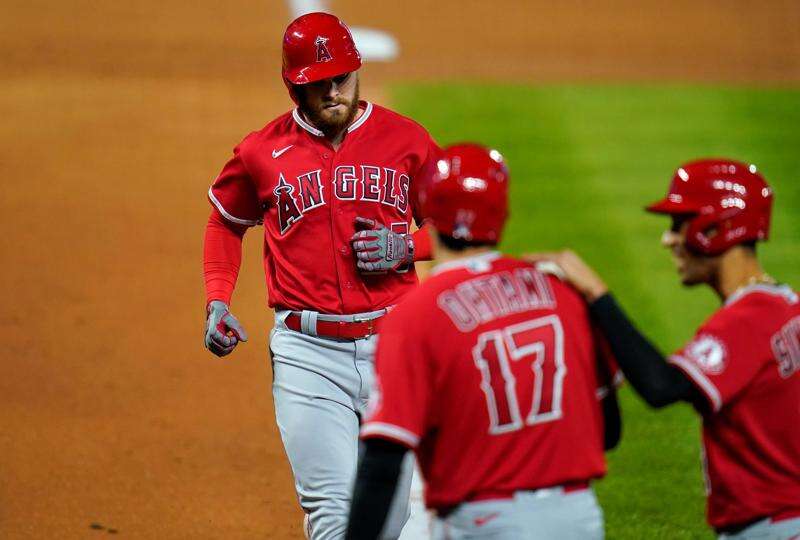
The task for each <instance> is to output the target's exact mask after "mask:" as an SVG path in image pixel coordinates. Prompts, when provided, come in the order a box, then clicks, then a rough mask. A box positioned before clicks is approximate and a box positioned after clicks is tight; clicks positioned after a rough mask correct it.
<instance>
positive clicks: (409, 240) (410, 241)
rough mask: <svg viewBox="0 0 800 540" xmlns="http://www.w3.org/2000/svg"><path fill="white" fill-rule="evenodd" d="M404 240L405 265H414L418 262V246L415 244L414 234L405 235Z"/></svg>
mask: <svg viewBox="0 0 800 540" xmlns="http://www.w3.org/2000/svg"><path fill="white" fill-rule="evenodd" d="M403 239H404V240H405V241H406V260H405V261H404V262H405V264H413V262H414V261H415V260H416V259H415V258H414V253H415V251H416V246H415V244H414V235H413V234H406V235H403Z"/></svg>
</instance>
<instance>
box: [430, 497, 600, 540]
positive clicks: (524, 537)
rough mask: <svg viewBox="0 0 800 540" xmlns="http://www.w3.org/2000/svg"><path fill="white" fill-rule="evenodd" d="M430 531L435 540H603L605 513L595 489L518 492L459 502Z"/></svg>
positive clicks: (438, 519) (434, 521) (436, 519)
mask: <svg viewBox="0 0 800 540" xmlns="http://www.w3.org/2000/svg"><path fill="white" fill-rule="evenodd" d="M432 533H433V534H432V537H433V538H434V539H435V540H466V539H476V540H477V539H486V540H489V539H491V540H602V539H603V538H604V527H603V511H602V510H601V509H600V505H599V504H597V498H596V497H595V494H594V491H592V490H591V489H584V490H581V491H573V492H566V493H565V492H564V490H563V489H562V488H560V487H555V488H547V489H539V490H536V491H518V492H517V493H515V494H514V498H513V499H502V500H488V501H478V502H469V503H464V504H461V505H460V506H458V508H457V509H456V510H454V511H453V512H452V513H450V514H448V515H447V516H446V517H444V518H435V519H434V520H433V526H432Z"/></svg>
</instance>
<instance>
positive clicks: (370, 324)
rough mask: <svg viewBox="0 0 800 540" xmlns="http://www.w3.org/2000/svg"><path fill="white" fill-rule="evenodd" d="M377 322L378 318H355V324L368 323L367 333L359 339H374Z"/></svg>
mask: <svg viewBox="0 0 800 540" xmlns="http://www.w3.org/2000/svg"><path fill="white" fill-rule="evenodd" d="M375 320H376V317H358V316H355V317H353V322H354V323H367V333H366V334H365V335H363V336H361V337H360V338H357V339H367V338H369V337H372V335H373V334H374V333H375Z"/></svg>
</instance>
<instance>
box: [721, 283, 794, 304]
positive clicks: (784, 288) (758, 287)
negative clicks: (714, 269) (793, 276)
mask: <svg viewBox="0 0 800 540" xmlns="http://www.w3.org/2000/svg"><path fill="white" fill-rule="evenodd" d="M754 292H761V293H767V294H771V295H773V296H782V297H784V298H785V299H786V301H787V302H789V303H790V304H796V303H797V302H798V301H800V298H798V296H797V293H796V292H794V291H793V290H792V288H791V287H789V286H788V285H777V284H776V285H773V284H770V283H757V284H754V285H747V286H745V287H742V288H740V289H738V290H737V291H735V292H734V293H733V294H732V295H730V296H729V297H728V298H727V300H725V304H724V305H726V306H729V305H731V304H733V303H734V302H736V301H738V300H741V299H742V298H743V297H744V296H747V295H748V294H750V293H754Z"/></svg>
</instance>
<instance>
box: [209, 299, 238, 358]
mask: <svg viewBox="0 0 800 540" xmlns="http://www.w3.org/2000/svg"><path fill="white" fill-rule="evenodd" d="M206 311H207V312H208V319H206V349H208V350H209V351H211V352H212V353H214V354H216V355H217V356H220V357H222V356H226V355H228V354H230V353H231V351H233V349H235V348H236V344H237V343H239V342H240V341H247V332H245V331H244V328H242V325H241V324H239V321H237V320H236V317H234V316H233V315H231V312H230V310H229V309H228V306H227V305H226V304H225V302H220V301H219V300H213V301H211V302H209V304H208V307H207V308H206Z"/></svg>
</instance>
